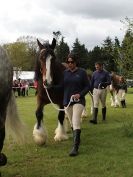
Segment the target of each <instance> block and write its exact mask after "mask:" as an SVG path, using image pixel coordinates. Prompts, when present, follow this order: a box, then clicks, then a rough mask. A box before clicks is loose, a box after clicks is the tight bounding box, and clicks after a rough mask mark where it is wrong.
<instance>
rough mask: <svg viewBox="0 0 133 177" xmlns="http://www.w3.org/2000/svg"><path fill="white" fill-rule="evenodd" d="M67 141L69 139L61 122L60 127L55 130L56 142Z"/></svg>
mask: <svg viewBox="0 0 133 177" xmlns="http://www.w3.org/2000/svg"><path fill="white" fill-rule="evenodd" d="M66 139H68V136H67V134H66V131H65V128H64V126H62V125H61V124H60V122H58V126H57V128H56V130H55V137H54V140H55V141H62V140H66Z"/></svg>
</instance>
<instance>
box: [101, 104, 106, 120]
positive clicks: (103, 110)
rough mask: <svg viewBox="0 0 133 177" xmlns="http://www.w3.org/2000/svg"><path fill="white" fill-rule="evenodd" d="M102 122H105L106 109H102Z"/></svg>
mask: <svg viewBox="0 0 133 177" xmlns="http://www.w3.org/2000/svg"><path fill="white" fill-rule="evenodd" d="M102 115H103V120H106V107H104V108H102Z"/></svg>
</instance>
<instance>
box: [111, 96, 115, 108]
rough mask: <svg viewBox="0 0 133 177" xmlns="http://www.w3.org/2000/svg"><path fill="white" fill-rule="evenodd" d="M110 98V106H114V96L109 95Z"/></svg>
mask: <svg viewBox="0 0 133 177" xmlns="http://www.w3.org/2000/svg"><path fill="white" fill-rule="evenodd" d="M110 100H111V106H112V107H115V99H114V96H111V98H110Z"/></svg>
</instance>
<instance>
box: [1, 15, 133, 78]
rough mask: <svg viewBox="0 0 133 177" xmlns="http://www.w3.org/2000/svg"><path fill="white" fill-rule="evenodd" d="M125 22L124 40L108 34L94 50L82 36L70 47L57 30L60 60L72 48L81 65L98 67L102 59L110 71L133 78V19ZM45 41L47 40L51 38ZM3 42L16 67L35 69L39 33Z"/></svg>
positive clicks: (91, 70)
mask: <svg viewBox="0 0 133 177" xmlns="http://www.w3.org/2000/svg"><path fill="white" fill-rule="evenodd" d="M121 22H122V23H123V25H124V26H125V28H126V29H125V34H124V36H123V40H122V41H121V42H120V41H119V39H118V38H117V37H115V38H114V39H111V38H110V37H109V36H107V37H106V39H105V40H103V43H102V45H101V46H98V45H97V46H95V47H94V48H93V49H92V50H88V49H87V48H86V46H85V45H84V44H82V43H81V42H80V40H79V39H78V38H76V39H75V41H74V43H73V45H72V48H71V49H70V47H69V45H68V44H67V42H65V37H64V36H63V35H62V34H61V32H60V31H57V32H53V35H54V37H55V38H56V40H57V46H56V49H55V53H56V58H57V60H58V61H59V62H65V61H66V58H67V56H68V54H69V52H73V53H75V54H76V55H77V57H78V59H79V62H80V66H81V67H83V68H85V69H86V70H87V71H88V72H89V73H91V72H93V71H94V69H95V68H94V64H95V62H96V61H101V62H103V63H104V68H105V69H106V70H108V71H109V72H112V71H114V72H116V73H117V74H121V75H124V76H126V77H127V78H129V79H130V78H133V70H132V68H133V20H132V19H129V18H127V17H126V18H125V19H124V21H121ZM39 40H42V39H39ZM42 41H43V40H42ZM43 42H44V43H45V42H47V41H43ZM3 46H4V48H6V50H7V52H8V55H9V57H10V59H11V61H12V63H13V66H14V69H16V70H25V71H26V70H27V71H33V70H34V66H35V60H36V57H37V54H38V46H37V42H36V37H33V36H22V37H19V38H18V39H17V40H16V42H14V43H7V44H4V45H3Z"/></svg>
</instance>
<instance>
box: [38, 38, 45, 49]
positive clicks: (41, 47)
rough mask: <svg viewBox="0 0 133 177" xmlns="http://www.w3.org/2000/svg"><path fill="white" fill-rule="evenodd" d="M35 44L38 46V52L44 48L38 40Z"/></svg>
mask: <svg viewBox="0 0 133 177" xmlns="http://www.w3.org/2000/svg"><path fill="white" fill-rule="evenodd" d="M37 44H38V46H39V48H40V50H42V49H43V48H44V46H43V45H42V44H41V42H40V41H39V40H38V39H37Z"/></svg>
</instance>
